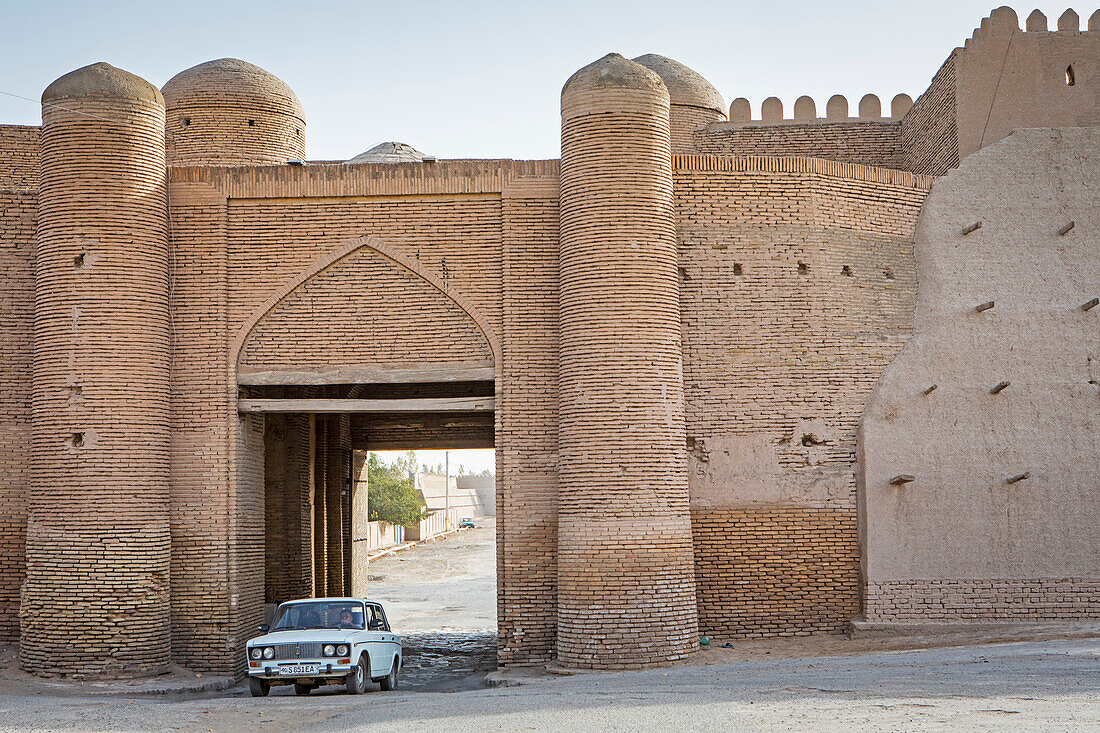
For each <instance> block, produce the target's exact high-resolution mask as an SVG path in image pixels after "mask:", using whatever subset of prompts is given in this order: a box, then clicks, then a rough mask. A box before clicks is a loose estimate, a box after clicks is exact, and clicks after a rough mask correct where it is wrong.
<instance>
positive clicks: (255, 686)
mask: <svg viewBox="0 0 1100 733" xmlns="http://www.w3.org/2000/svg"><path fill="white" fill-rule="evenodd" d="M248 691H249V692H251V693H252V697H267V693H269V692H271V685H270V684H268V682H267V680H261V679H260V678H259V677H249V678H248Z"/></svg>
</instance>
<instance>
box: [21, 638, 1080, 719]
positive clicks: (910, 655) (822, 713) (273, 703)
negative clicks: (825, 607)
mask: <svg viewBox="0 0 1100 733" xmlns="http://www.w3.org/2000/svg"><path fill="white" fill-rule="evenodd" d="M368 729H369V730H370V731H383V732H384V731H395V732H397V731H400V732H401V733H408V732H410V731H440V730H462V731H480V730H508V731H511V730H563V729H564V730H581V731H587V730H613V731H616V730H626V731H634V730H660V731H667V730H692V729H696V730H732V731H750V730H751V731H789V730H808V729H813V730H836V731H849V730H853V729H861V730H907V731H957V730H989V731H993V730H996V731H1002V730H1033V731H1051V730H1058V731H1063V730H1080V731H1095V730H1098V729H1100V639H1084V640H1081V639H1077V640H1066V641H1051V642H1029V643H1016V644H1002V645H996V646H984V647H959V648H951V649H936V650H925V651H915V652H890V653H879V654H863V655H856V656H847V657H818V658H813V659H782V660H767V661H755V662H739V663H735V664H724V665H715V666H688V667H679V668H675V669H665V670H653V671H648V672H635V673H620V674H586V675H577V676H574V677H567V678H552V679H548V680H540V681H537V682H535V683H533V684H530V685H525V686H522V687H512V688H497V689H481V690H474V691H467V692H456V693H443V692H415V691H407V690H406V691H397V692H393V693H384V692H378V691H374V692H370V693H367V694H365V695H362V696H356V697H353V696H349V695H346V694H336V693H333V694H325V695H316V694H315V695H312V696H310V697H308V698H296V697H293V696H278V697H268V698H256V699H253V698H250V697H247V696H245V694H243V691H241V690H239V689H238V690H236V691H233V692H230V693H222V694H220V695H210V696H203V697H192V698H189V699H179V698H175V699H162V698H158V699H138V700H127V699H119V698H111V699H103V698H97V699H92V698H81V697H66V698H51V699H43V698H42V697H35V696H28V695H19V696H14V695H9V696H0V730H5V731H8V730H10V731H39V730H41V731H46V730H51V731H88V730H105V731H106V730H110V731H142V730H188V731H191V730H198V731H210V730H216V731H222V730H294V731H299V730H307V731H354V730H368Z"/></svg>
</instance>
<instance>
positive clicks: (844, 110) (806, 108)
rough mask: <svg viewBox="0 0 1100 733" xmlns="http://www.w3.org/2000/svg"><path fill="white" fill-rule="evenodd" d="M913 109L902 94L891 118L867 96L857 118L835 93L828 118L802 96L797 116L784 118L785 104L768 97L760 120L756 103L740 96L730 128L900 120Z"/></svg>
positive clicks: (893, 103) (828, 104)
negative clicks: (754, 108)
mask: <svg viewBox="0 0 1100 733" xmlns="http://www.w3.org/2000/svg"><path fill="white" fill-rule="evenodd" d="M912 106H913V98H912V97H910V96H909V95H908V94H898V95H896V96H895V97H894V98H893V100H891V102H890V116H889V117H884V116H883V114H882V102H881V101H880V100H879V98H878V96H876V95H874V94H865V95H863V97H862V98H860V100H859V106H858V107H857V110H858V111H857V115H858V116H856V117H850V116H849V113H848V99H847V98H846V97H845V96H844V95H842V94H834V95H833V96H831V97H829V101H828V102H826V103H825V116H824V117H818V116H817V104H816V103H815V102H814V100H813V97H809V96H805V95H803V96H801V97H799V98H798V99H796V100H795V102H794V116H793V117H789V118H788V117H784V116H783V102H782V101H781V100H780V99H779V98H778V97H768V98H767V99H765V100H764V101H763V102H762V103H761V105H760V118H759V119H755V120H754V119H753V118H752V104H751V103H750V102H749V100H747V99H745V98H744V97H738V98H737V99H735V100H733V103H732V104H730V121H729V123H728V124H729V125H733V126H750V125H782V124H798V125H803V124H812V123H815V122H819V123H833V122H883V121H891V120H893V121H897V120H899V119H901V118H902V117H904V116H905V113H906V112H908V111H909V108H910V107H912Z"/></svg>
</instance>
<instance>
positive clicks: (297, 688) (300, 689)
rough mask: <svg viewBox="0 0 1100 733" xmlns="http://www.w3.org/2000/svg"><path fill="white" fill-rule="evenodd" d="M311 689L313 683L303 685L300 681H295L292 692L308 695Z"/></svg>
mask: <svg viewBox="0 0 1100 733" xmlns="http://www.w3.org/2000/svg"><path fill="white" fill-rule="evenodd" d="M312 689H313V685H303V684H301V683H300V682H295V683H294V694H295V695H308V694H309V693H310V691H311V690H312Z"/></svg>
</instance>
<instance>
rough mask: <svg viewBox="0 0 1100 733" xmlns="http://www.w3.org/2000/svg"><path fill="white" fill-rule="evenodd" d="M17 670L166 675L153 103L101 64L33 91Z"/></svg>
mask: <svg viewBox="0 0 1100 733" xmlns="http://www.w3.org/2000/svg"><path fill="white" fill-rule="evenodd" d="M42 123H43V124H42V172H41V186H40V188H39V212H38V237H37V244H36V261H35V313H34V342H33V345H34V367H33V378H32V383H33V388H32V395H33V397H32V406H31V407H32V446H31V448H32V450H31V454H32V481H31V497H30V517H29V519H28V526H27V548H26V552H27V577H26V582H25V583H24V585H23V591H22V605H21V608H20V613H19V616H20V621H21V625H22V636H21V646H20V664H21V666H22V667H23V668H24V669H26V670H28V671H31V672H45V673H59V674H72V675H114V676H136V675H143V674H154V673H159V672H162V671H164V670H165V669H167V667H168V663H169V655H170V651H171V650H170V641H169V606H168V572H169V570H168V568H169V532H168V350H169V341H168V337H169V329H168V238H167V207H166V202H167V192H166V168H165V160H164V105H163V100H162V99H161V95H160V92H158V91H157V89H156V87H154V86H153V85H151V84H149V83H148V82H146V81H145V80H143V79H140V78H138V77H136V76H134V75H133V74H129V73H127V72H125V71H121V70H119V69H116V68H114V67H112V66H109V65H107V64H103V63H100V64H93V65H91V66H87V67H84V68H83V69H79V70H77V71H74V72H72V73H70V74H68V75H66V76H63V77H61V78H60V79H58V80H57V81H55V82H54V83H53V84H51V85H50V87H49V88H48V89H47V90H46V91H45V93H44V94H43V95H42Z"/></svg>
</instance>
